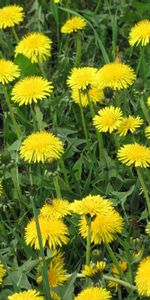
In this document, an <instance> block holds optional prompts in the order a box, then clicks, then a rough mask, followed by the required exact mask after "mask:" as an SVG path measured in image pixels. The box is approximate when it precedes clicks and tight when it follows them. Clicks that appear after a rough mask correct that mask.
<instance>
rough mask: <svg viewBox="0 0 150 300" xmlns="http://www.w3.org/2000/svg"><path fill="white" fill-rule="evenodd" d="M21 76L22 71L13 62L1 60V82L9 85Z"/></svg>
mask: <svg viewBox="0 0 150 300" xmlns="http://www.w3.org/2000/svg"><path fill="white" fill-rule="evenodd" d="M19 76H20V69H19V67H18V66H17V65H15V64H14V63H13V62H12V61H10V60H6V59H4V58H1V59H0V82H1V83H2V84H7V83H8V82H11V81H13V80H14V79H16V78H18V77H19Z"/></svg>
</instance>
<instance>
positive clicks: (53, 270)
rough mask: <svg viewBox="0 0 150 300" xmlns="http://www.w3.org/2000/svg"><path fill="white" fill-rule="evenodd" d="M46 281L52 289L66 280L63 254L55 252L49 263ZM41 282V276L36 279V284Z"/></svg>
mask: <svg viewBox="0 0 150 300" xmlns="http://www.w3.org/2000/svg"><path fill="white" fill-rule="evenodd" d="M48 279H49V284H50V286H51V287H52V288H54V287H57V286H59V285H62V284H63V283H64V282H65V281H66V280H67V279H68V275H67V274H66V269H65V268H64V258H63V254H62V253H60V252H57V253H56V254H55V256H54V257H52V259H51V261H50V264H49V266H48ZM41 281H42V276H40V277H39V278H38V283H40V282H41Z"/></svg>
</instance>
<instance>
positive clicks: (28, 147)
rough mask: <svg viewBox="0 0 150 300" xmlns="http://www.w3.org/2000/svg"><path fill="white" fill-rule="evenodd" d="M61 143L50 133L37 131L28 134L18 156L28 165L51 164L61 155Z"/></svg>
mask: <svg viewBox="0 0 150 300" xmlns="http://www.w3.org/2000/svg"><path fill="white" fill-rule="evenodd" d="M63 151H64V150H63V143H62V142H61V140H60V139H59V138H57V137H55V136H54V135H53V134H52V133H50V132H47V131H39V132H35V133H32V134H30V135H29V136H28V137H27V138H26V139H25V140H24V141H23V143H22V145H21V147H20V156H21V158H23V159H24V160H25V161H28V162H29V163H31V162H33V163H36V162H42V163H44V162H51V161H52V160H54V159H59V158H60V156H61V154H62V153H63Z"/></svg>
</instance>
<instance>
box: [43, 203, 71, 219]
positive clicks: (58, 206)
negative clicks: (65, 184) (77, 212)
mask: <svg viewBox="0 0 150 300" xmlns="http://www.w3.org/2000/svg"><path fill="white" fill-rule="evenodd" d="M70 210H71V209H70V203H69V202H68V201H67V200H64V199H52V200H50V203H49V200H48V201H47V203H46V204H45V205H44V206H43V207H42V208H41V210H40V215H41V216H43V217H44V218H48V219H60V218H62V217H64V216H66V215H68V214H70Z"/></svg>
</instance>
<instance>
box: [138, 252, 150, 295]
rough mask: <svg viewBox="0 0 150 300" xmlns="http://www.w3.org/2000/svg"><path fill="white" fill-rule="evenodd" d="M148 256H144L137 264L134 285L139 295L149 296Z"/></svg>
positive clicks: (149, 262) (149, 267)
mask: <svg viewBox="0 0 150 300" xmlns="http://www.w3.org/2000/svg"><path fill="white" fill-rule="evenodd" d="M149 270H150V256H147V257H146V258H144V259H143V260H142V261H141V262H140V264H139V266H138V270H137V273H136V277H135V282H136V287H137V290H138V293H139V295H140V296H146V297H149V296H150V284H149V283H150V272H149Z"/></svg>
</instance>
